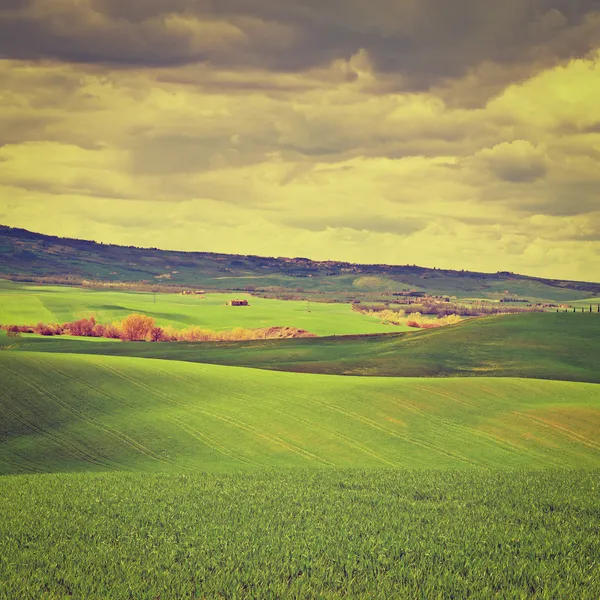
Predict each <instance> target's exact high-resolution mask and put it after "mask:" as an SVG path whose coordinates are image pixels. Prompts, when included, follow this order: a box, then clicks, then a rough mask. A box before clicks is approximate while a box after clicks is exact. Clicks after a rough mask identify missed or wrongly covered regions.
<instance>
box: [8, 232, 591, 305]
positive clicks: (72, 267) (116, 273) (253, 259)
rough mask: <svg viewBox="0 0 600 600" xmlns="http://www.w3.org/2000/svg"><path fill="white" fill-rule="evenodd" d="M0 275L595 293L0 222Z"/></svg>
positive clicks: (550, 296)
mask: <svg viewBox="0 0 600 600" xmlns="http://www.w3.org/2000/svg"><path fill="white" fill-rule="evenodd" d="M0 257H1V258H2V260H0V275H1V274H4V275H9V276H17V277H54V278H61V279H64V278H70V279H71V280H74V281H75V280H77V281H81V280H95V281H111V282H134V281H135V282H139V281H145V282H147V283H150V284H155V285H165V284H172V285H179V286H201V287H206V288H210V289H215V290H231V289H243V288H246V287H247V286H252V287H254V288H260V289H267V290H274V289H278V290H279V291H281V289H285V290H288V291H296V290H302V291H303V292H304V293H312V294H315V293H328V294H336V293H340V292H348V293H357V292H361V293H365V292H391V293H393V292H398V291H404V290H410V289H414V290H424V291H427V292H430V293H434V294H450V295H456V296H459V297H465V296H467V297H472V296H477V297H487V298H498V297H500V296H502V295H504V294H505V291H507V290H508V291H509V292H510V293H512V294H517V295H519V296H526V297H528V298H530V299H535V300H547V301H561V300H562V301H569V300H576V299H579V298H587V297H589V296H590V295H600V283H590V282H573V281H562V280H549V279H542V278H538V277H527V276H523V275H516V274H514V273H509V272H500V273H474V272H469V271H453V270H442V269H431V268H425V267H418V266H414V265H360V264H352V263H347V262H338V261H312V260H309V259H307V258H273V257H259V256H246V255H233V254H215V253H210V252H172V251H164V250H157V249H156V248H134V247H124V246H113V245H106V244H96V243H95V242H90V241H86V240H74V239H66V238H58V237H54V236H47V235H41V234H38V233H32V232H30V231H26V230H24V229H13V228H10V227H5V226H0Z"/></svg>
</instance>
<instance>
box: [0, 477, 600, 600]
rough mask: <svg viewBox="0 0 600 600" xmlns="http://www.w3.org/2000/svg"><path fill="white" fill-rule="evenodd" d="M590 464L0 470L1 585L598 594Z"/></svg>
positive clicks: (298, 594) (306, 593)
mask: <svg viewBox="0 0 600 600" xmlns="http://www.w3.org/2000/svg"><path fill="white" fill-rule="evenodd" d="M599 489H600V473H599V472H598V471H589V472H585V471H563V470H559V471H542V472H522V471H518V472H506V471H480V470H469V471H460V472H457V471H407V470H395V469H390V470H383V471H378V470H370V471H360V470H350V471H337V470H328V471H320V470H310V471H306V470H295V469H292V470H280V471H255V472H249V473H238V474H230V475H228V474H212V475H211V474H193V475H185V474H179V475H167V474H156V475H149V474H120V473H112V474H106V473H104V474H70V475H35V476H30V475H27V476H5V477H0V514H1V515H2V517H1V518H0V581H1V582H2V586H1V587H0V598H1V599H3V600H4V599H6V600H9V599H10V600H13V599H15V598H19V599H23V600H26V599H48V600H50V599H58V598H60V599H62V598H67V597H69V598H71V597H73V598H88V599H90V600H112V599H114V600H121V599H123V598H135V599H136V600H146V599H147V600H154V599H156V598H164V599H166V598H168V599H169V600H177V599H184V598H185V599H199V598H240V599H241V598H461V599H462V598H465V599H467V598H476V599H478V600H485V599H488V598H490V599H491V598H514V599H517V598H519V599H520V598H539V599H548V600H550V599H562V598H565V599H566V598H569V599H570V598H577V599H580V600H592V599H593V600H596V599H597V598H598V597H600V574H599V570H598V564H599V560H600V535H598V533H599V532H598V523H599V521H600V506H599V504H598V491H599Z"/></svg>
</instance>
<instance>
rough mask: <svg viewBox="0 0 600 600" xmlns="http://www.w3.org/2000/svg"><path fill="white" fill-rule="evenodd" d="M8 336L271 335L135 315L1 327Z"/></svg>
mask: <svg viewBox="0 0 600 600" xmlns="http://www.w3.org/2000/svg"><path fill="white" fill-rule="evenodd" d="M2 329H4V330H5V331H7V335H9V336H16V335H18V334H19V333H37V334H39V335H47V336H53V335H73V336H77V337H96V338H107V339H120V340H123V341H147V342H204V341H207V342H208V341H240V340H257V339H266V338H267V337H268V331H267V330H264V329H244V328H242V327H236V328H234V329H230V330H228V331H212V330H211V329H204V328H202V327H195V326H194V327H188V328H187V329H181V330H178V329H175V328H174V327H171V326H167V327H159V326H157V325H156V323H155V321H154V319H153V318H152V317H148V316H146V315H140V314H132V315H129V316H127V317H125V318H124V319H123V320H122V321H118V322H115V323H112V324H110V325H104V324H102V323H98V322H96V319H95V318H94V317H89V318H87V319H79V320H78V321H72V322H69V323H63V324H62V325H59V324H48V323H38V324H37V325H2Z"/></svg>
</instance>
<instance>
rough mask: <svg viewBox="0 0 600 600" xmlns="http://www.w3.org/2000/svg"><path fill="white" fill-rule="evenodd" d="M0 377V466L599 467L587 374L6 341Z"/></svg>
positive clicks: (594, 400) (599, 390)
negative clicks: (316, 363) (312, 365)
mask: <svg viewBox="0 0 600 600" xmlns="http://www.w3.org/2000/svg"><path fill="white" fill-rule="evenodd" d="M92 345H93V346H94V345H95V344H92ZM0 382H1V383H0V385H1V390H2V393H1V394H0V414H1V415H2V419H0V440H2V443H0V473H26V472H31V471H33V472H40V471H42V472H48V471H50V472H57V471H59V472H64V471H89V470H96V471H97V470H144V471H169V470H179V471H181V470H187V471H190V472H191V471H194V470H198V469H201V470H221V471H222V470H236V469H255V468H259V467H314V468H317V469H326V468H332V467H350V466H353V467H362V468H367V467H411V468H432V467H433V468H443V469H453V468H461V469H468V468H474V467H475V468H482V467H483V468H489V467H511V468H541V467H578V468H581V467H586V468H594V467H595V468H598V467H600V442H598V440H597V432H598V430H599V429H600V386H598V385H594V384H585V383H568V382H560V381H539V380H533V379H500V378H497V379H494V378H448V379H443V378H437V379H435V378H433V379H428V378H415V379H408V378H407V379H402V378H380V377H339V376H331V375H312V374H301V373H279V372H273V371H264V370H259V369H242V368H237V367H222V366H218V365H205V364H194V363H183V362H178V361H166V360H155V359H142V358H128V357H110V356H90V355H69V354H50V353H46V354H44V353H41V352H40V353H36V352H6V351H4V352H0Z"/></svg>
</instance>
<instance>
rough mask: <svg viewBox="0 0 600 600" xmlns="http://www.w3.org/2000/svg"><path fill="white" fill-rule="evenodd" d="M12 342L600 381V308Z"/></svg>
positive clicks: (187, 357) (264, 363)
mask: <svg viewBox="0 0 600 600" xmlns="http://www.w3.org/2000/svg"><path fill="white" fill-rule="evenodd" d="M0 348H4V349H5V350H9V351H14V352H19V351H36V352H60V353H71V354H94V355H101V354H105V355H113V356H137V357H146V358H160V359H164V360H177V361H187V362H200V363H213V364H222V365H232V366H244V367H254V368H259V369H269V370H277V371H297V372H306V373H323V374H337V375H366V376H387V377H399V376H404V377H452V376H460V377H475V376H491V377H525V378H532V377H533V378H538V379H558V380H564V381H582V382H590V383H600V369H599V368H598V356H600V315H599V314H597V313H592V314H589V313H529V314H518V315H497V316H492V317H481V318H477V319H470V320H467V321H463V322H462V323H459V324H457V325H450V326H447V327H441V328H438V329H429V330H420V331H410V332H404V333H391V334H383V335H357V336H348V335H346V336H337V337H323V338H310V339H290V340H260V341H250V342H203V343H185V342H175V343H170V342H168V343H167V342H164V343H163V342H161V343H151V342H117V343H116V342H112V341H98V340H93V341H90V340H88V339H62V338H60V337H58V338H51V339H48V338H44V337H39V336H31V337H29V336H23V337H21V338H19V339H14V338H13V339H11V338H7V337H6V335H5V334H4V333H0Z"/></svg>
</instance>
